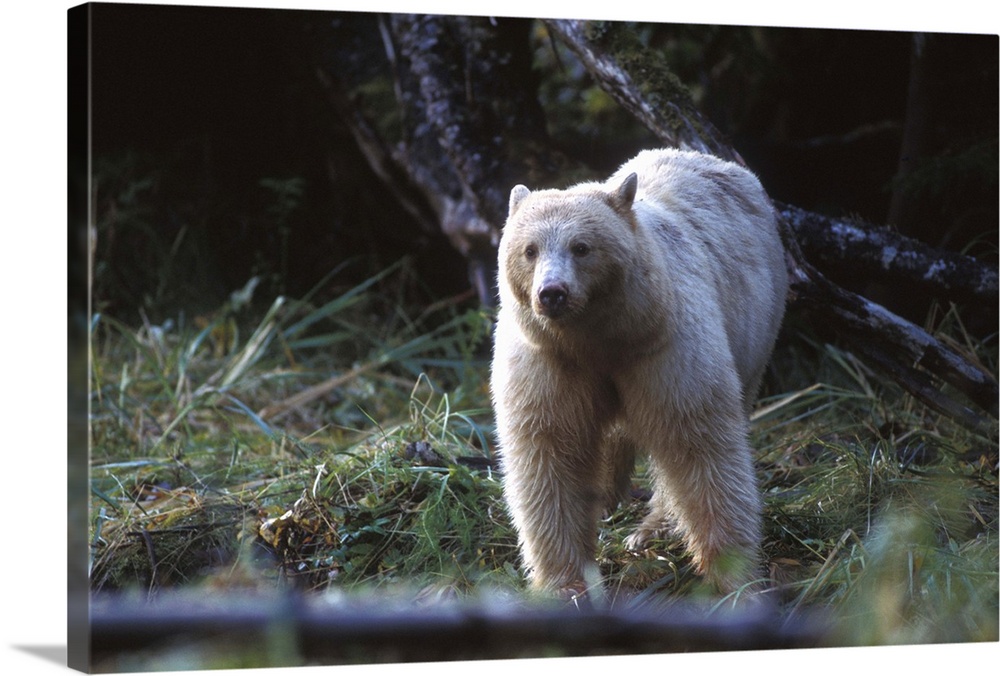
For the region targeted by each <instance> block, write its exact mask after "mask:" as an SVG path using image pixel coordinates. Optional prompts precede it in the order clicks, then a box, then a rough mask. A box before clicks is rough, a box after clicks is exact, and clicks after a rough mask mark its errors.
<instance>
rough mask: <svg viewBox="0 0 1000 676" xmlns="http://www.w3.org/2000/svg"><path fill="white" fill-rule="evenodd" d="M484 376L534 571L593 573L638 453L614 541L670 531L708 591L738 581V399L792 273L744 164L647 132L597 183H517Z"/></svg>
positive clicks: (756, 366)
mask: <svg viewBox="0 0 1000 676" xmlns="http://www.w3.org/2000/svg"><path fill="white" fill-rule="evenodd" d="M499 269H500V273H499V289H500V309H499V314H498V320H497V326H496V336H495V344H494V355H493V364H492V374H491V389H492V396H493V404H494V409H495V412H496V420H497V435H498V440H499V444H500V456H501V462H502V467H503V473H504V478H503V481H504V497H505V499H506V501H507V504H508V508H509V511H510V514H511V517H512V520H513V523H514V526H515V527H516V529H517V532H518V539H519V543H520V548H521V554H522V558H523V563H524V567H525V569H526V571H527V574H528V576H529V579H530V580H531V583H532V586H533V587H534V588H537V589H542V590H549V591H553V592H556V593H558V594H560V595H562V596H564V597H567V598H568V597H573V596H580V595H585V594H586V592H587V589H588V588H594V587H597V586H599V584H600V574H599V571H598V567H597V563H596V547H597V535H598V532H597V524H598V521H599V518H600V515H601V513H602V510H604V509H607V508H611V507H614V506H615V505H616V504H617V503H618V501H619V499H620V498H621V497H623V496H624V495H625V494H626V492H627V490H628V487H629V482H630V480H631V472H632V468H633V463H634V456H635V453H636V452H644V453H646V454H648V457H649V465H648V467H649V475H650V477H651V481H652V483H653V489H654V491H653V497H652V499H651V504H650V511H649V514H648V516H646V518H645V519H644V520H643V521H642V522H641V524H640V525H639V526H638V528H637V530H636V531H635V532H634V533H633V534H632V535H630V536H629V537H628V539H627V541H626V544H627V546H628V547H630V548H632V549H636V550H638V549H642V548H644V547H645V546H646V544H647V543H648V542H649V541H650V540H651V539H654V538H659V537H662V536H664V535H667V534H670V533H677V534H679V535H680V536H682V537H683V539H684V542H685V544H686V546H687V549H688V551H689V553H690V554H691V556H692V559H693V562H694V565H695V567H696V570H697V571H698V572H699V573H701V574H702V575H704V576H705V577H706V578H707V579H708V580H710V581H711V582H712V583H714V585H715V586H716V587H717V588H718V589H719V590H720V591H731V590H734V589H736V588H738V587H739V586H740V585H742V584H744V583H746V582H749V581H751V580H752V579H753V578H754V576H755V572H756V567H757V563H758V550H759V546H760V540H761V523H760V521H761V501H760V496H759V494H758V490H757V486H756V481H755V478H754V471H753V459H752V456H751V450H750V446H749V442H748V426H749V420H748V413H749V411H750V409H751V406H752V404H753V400H754V398H755V397H756V394H757V390H758V387H759V385H760V381H761V378H762V376H763V373H764V369H765V367H766V364H767V362H768V359H769V358H770V354H771V351H772V348H773V346H774V342H775V339H776V336H777V333H778V329H779V326H780V324H781V320H782V316H783V314H784V307H785V296H786V292H787V288H788V281H787V278H786V273H785V263H784V249H783V247H782V244H781V240H780V238H779V236H778V232H777V227H776V224H775V219H774V215H773V209H772V206H771V203H770V200H769V199H768V197H767V196H766V195H765V193H764V191H763V189H762V188H761V185H760V183H759V182H758V181H757V179H756V177H754V176H753V175H752V174H751V173H750V172H748V171H747V170H745V169H743V168H742V167H740V166H738V165H736V164H733V163H730V162H725V161H723V160H720V159H717V158H714V157H712V156H709V155H704V154H700V153H695V152H685V151H675V150H648V151H644V152H642V153H640V154H639V155H638V156H637V157H635V158H634V159H632V160H631V161H629V162H627V163H626V164H625V165H624V166H622V167H621V168H620V169H619V170H618V171H617V172H616V173H615V174H614V175H613V176H611V178H609V179H608V180H607V182H605V183H603V184H602V183H582V184H579V185H576V186H573V187H571V188H569V189H566V190H538V191H535V192H532V191H529V190H528V188H526V187H524V186H522V185H519V186H516V187H515V188H514V189H513V190H512V191H511V195H510V206H509V215H508V219H507V223H506V226H505V228H504V231H503V236H502V237H501V241H500V247H499Z"/></svg>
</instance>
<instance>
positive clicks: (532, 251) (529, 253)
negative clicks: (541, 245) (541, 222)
mask: <svg viewBox="0 0 1000 676" xmlns="http://www.w3.org/2000/svg"><path fill="white" fill-rule="evenodd" d="M537 255H538V249H537V247H535V245H534V244H529V245H528V246H526V247H524V257H525V258H527V259H528V260H529V261H533V260H535V256H537Z"/></svg>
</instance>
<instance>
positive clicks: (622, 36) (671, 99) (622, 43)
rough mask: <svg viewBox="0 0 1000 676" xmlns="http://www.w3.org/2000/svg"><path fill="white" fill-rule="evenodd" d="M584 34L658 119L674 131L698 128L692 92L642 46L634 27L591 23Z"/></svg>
mask: <svg viewBox="0 0 1000 676" xmlns="http://www.w3.org/2000/svg"><path fill="white" fill-rule="evenodd" d="M584 35H585V36H586V39H587V40H588V41H589V42H591V43H592V44H594V45H595V46H596V47H600V48H601V50H603V51H606V52H607V54H608V55H609V56H610V57H611V58H612V59H613V60H614V61H616V62H617V63H618V64H619V65H620V66H621V68H622V70H624V71H625V72H626V73H627V74H628V75H629V77H630V78H631V79H632V81H633V83H634V84H635V86H636V87H637V88H638V89H639V91H640V92H641V93H642V94H643V97H644V98H645V99H646V101H647V102H648V103H649V104H650V105H651V106H652V108H653V112H654V114H655V115H656V117H657V118H658V119H660V120H661V121H663V122H664V123H665V124H666V125H667V126H669V127H670V128H671V129H675V130H676V129H681V128H682V127H684V126H686V125H694V126H695V127H696V128H697V127H698V116H697V115H694V114H689V113H693V112H694V111H695V106H694V102H693V99H692V97H691V91H690V90H689V89H688V87H687V86H686V85H685V84H684V83H683V82H681V80H680V78H678V77H677V76H676V75H675V74H674V73H673V71H672V70H671V69H670V67H669V65H668V64H667V63H666V61H665V59H664V58H663V56H662V54H660V53H659V52H657V51H655V50H651V49H649V48H648V47H647V46H646V45H645V44H643V42H642V40H641V39H640V37H639V35H638V33H637V32H636V30H635V27H634V26H633V25H631V24H628V23H624V22H615V21H592V22H590V23H588V24H587V28H586V29H585V31H584ZM698 131H701V130H698Z"/></svg>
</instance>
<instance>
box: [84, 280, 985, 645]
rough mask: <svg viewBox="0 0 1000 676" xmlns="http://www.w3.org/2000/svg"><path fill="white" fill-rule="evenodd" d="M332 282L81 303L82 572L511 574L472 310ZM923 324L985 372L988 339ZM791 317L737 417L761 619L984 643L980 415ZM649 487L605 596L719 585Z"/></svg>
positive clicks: (370, 576)
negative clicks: (642, 545) (189, 305)
mask: <svg viewBox="0 0 1000 676" xmlns="http://www.w3.org/2000/svg"><path fill="white" fill-rule="evenodd" d="M336 282H337V279H336V275H333V276H332V277H331V278H330V279H328V280H325V281H324V282H323V284H321V285H320V286H319V287H317V291H316V292H314V293H313V294H310V295H309V296H308V297H306V298H304V299H298V300H292V299H282V298H279V299H275V300H273V301H271V302H270V303H268V304H265V306H264V307H263V309H260V310H254V309H253V308H254V307H255V306H254V305H253V304H252V303H250V302H249V298H250V296H252V294H253V291H254V288H253V285H252V284H251V285H249V286H248V287H247V288H246V289H244V290H242V292H241V293H236V294H234V295H233V297H232V299H231V300H230V302H229V303H227V304H226V305H225V306H224V307H222V308H220V309H219V310H218V311H217V312H216V313H215V314H214V315H212V316H208V317H204V318H197V319H189V320H184V319H183V318H180V317H178V318H175V319H174V320H173V321H172V322H162V323H161V324H160V325H159V326H155V325H153V324H151V323H150V322H148V321H147V322H144V323H143V324H142V325H140V326H127V325H125V324H122V323H121V322H118V321H116V320H115V319H114V318H112V317H108V316H98V317H95V318H94V320H93V322H92V327H91V383H90V385H91V432H90V433H91V438H90V442H91V489H92V490H91V505H90V507H91V510H90V524H91V532H90V534H89V540H90V542H91V580H92V589H93V591H94V592H95V593H96V592H111V591H126V592H128V593H131V594H139V595H155V594H156V593H159V592H161V591H163V590H168V589H197V590H201V589H205V590H211V591H217V592H227V591H236V592H240V591H245V590H254V591H265V592H266V591H279V590H287V589H296V590H301V591H304V592H306V593H314V594H321V593H324V592H336V593H347V594H373V593H374V594H383V595H386V596H393V597H396V598H405V599H412V600H414V601H417V600H424V601H427V600H435V599H455V598H460V599H476V598H480V597H483V596H485V595H489V594H496V593H502V594H505V595H508V596H509V597H515V598H524V597H525V593H524V585H523V580H522V577H521V574H520V572H519V571H518V554H517V549H516V537H515V535H514V533H513V531H512V529H511V526H510V524H509V522H508V520H507V517H506V513H505V510H504V506H503V501H502V496H501V492H500V483H499V480H498V477H497V476H496V474H495V473H494V472H493V471H492V469H491V467H490V461H491V455H492V438H493V437H492V435H493V429H492V424H493V423H492V412H491V410H490V407H489V392H488V377H487V376H488V372H489V365H488V357H489V347H490V326H491V317H490V315H489V313H487V312H484V311H481V310H478V309H475V308H470V307H468V306H465V305H463V304H462V303H460V302H454V303H452V302H442V303H437V304H428V303H424V304H413V303H407V302H404V301H402V300H401V299H402V298H403V294H402V293H401V290H400V289H401V287H402V286H404V285H406V284H410V283H411V282H412V278H411V277H410V272H409V270H408V267H407V265H406V264H405V262H401V263H400V264H398V265H396V266H393V267H391V268H389V269H387V270H385V271H383V272H381V273H379V274H378V275H375V276H373V277H372V278H371V279H369V280H368V281H366V282H364V283H362V284H360V285H357V286H355V287H353V288H347V289H339V290H337V291H336V292H333V293H331V292H330V291H329V289H331V288H335V287H334V286H333V285H335V284H336ZM324 295H325V296H326V297H325V298H324V299H323V300H319V298H320V296H324ZM414 306H419V307H418V309H417V310H415V311H414V310H412V307H414ZM935 321H936V324H937V326H936V327H935V330H936V331H937V332H939V333H940V334H941V335H942V336H945V337H948V339H949V340H951V341H952V342H953V343H954V344H955V345H957V346H959V347H960V348H961V349H963V350H964V351H966V352H967V353H968V354H969V355H970V356H971V357H973V358H975V359H977V360H980V361H981V362H982V363H983V364H984V365H985V366H986V368H988V369H989V370H990V371H991V372H993V373H996V341H995V336H994V337H992V338H991V340H989V341H987V342H986V343H983V344H980V343H976V342H975V341H972V340H971V339H969V338H968V336H966V335H965V334H964V332H963V331H962V330H961V325H960V323H959V322H958V321H957V318H956V317H955V316H954V314H947V315H945V316H943V317H941V318H938V319H936V320H935ZM786 334H787V338H786V340H784V341H783V343H782V345H781V347H780V348H779V350H778V352H777V354H776V355H775V360H774V361H775V364H774V368H773V369H772V371H773V373H772V375H771V378H770V380H769V383H768V385H767V391H766V392H765V396H764V397H763V399H762V400H761V402H760V404H759V407H758V414H757V415H756V416H755V420H754V425H753V437H754V439H753V442H754V445H755V447H756V448H757V449H758V452H757V467H758V476H759V478H760V484H761V490H762V491H763V493H764V496H765V505H766V506H765V542H764V555H765V560H766V564H767V570H766V573H767V577H768V580H769V583H768V584H769V587H770V590H769V591H768V598H769V599H770V600H771V601H773V603H774V604H775V607H776V609H777V612H778V615H779V617H781V618H783V621H785V622H794V621H796V618H798V617H799V616H801V615H806V614H809V615H813V614H815V613H820V614H822V616H823V617H824V618H826V619H827V620H828V621H829V626H830V635H829V639H828V640H829V642H830V643H831V644H833V645H869V644H872V645H874V644H893V643H917V642H920V643H923V642H928V643H929V642H962V641H995V640H997V635H998V629H997V611H998V553H997V512H998V509H997V504H998V499H997V490H998V481H997V441H996V431H995V428H994V429H993V430H991V431H990V432H989V433H988V434H983V433H976V432H972V431H969V430H967V429H965V428H962V427H960V426H958V425H956V424H954V423H953V422H951V421H949V420H947V419H945V418H942V417H941V416H939V415H937V414H935V413H932V412H930V411H928V410H926V409H925V408H924V407H923V406H921V405H919V404H918V403H917V402H915V401H914V400H913V399H911V398H910V397H908V396H906V395H905V394H903V393H901V392H900V391H899V390H898V388H896V387H895V386H893V385H892V384H891V383H888V382H886V380H885V379H884V378H882V377H881V376H880V375H878V374H877V373H874V372H872V371H871V370H869V369H868V368H867V367H866V366H865V365H864V364H863V363H861V362H859V361H858V360H856V359H855V358H854V357H853V356H852V355H850V354H848V353H845V352H842V351H841V350H839V349H837V348H835V347H833V346H830V345H825V344H822V343H819V342H816V341H815V340H814V339H812V338H810V333H809V332H808V330H804V329H797V328H796V327H794V325H790V326H789V327H788V328H787V330H786ZM640 469H641V468H640ZM642 486H643V478H642V475H641V472H640V475H639V477H638V478H637V487H642ZM643 510H644V505H643V504H642V503H641V501H639V500H636V501H633V502H631V503H628V504H624V505H622V506H621V507H620V508H619V509H618V510H617V511H616V512H615V513H613V514H611V515H609V516H608V517H607V519H606V520H605V521H604V522H603V524H602V532H601V542H600V548H599V563H600V565H601V568H602V571H603V573H604V576H605V580H606V584H607V588H608V590H609V591H610V593H611V595H612V597H613V603H615V604H616V605H617V606H619V607H624V608H628V607H644V606H662V605H670V604H672V603H677V602H692V601H697V602H699V603H702V604H703V607H705V608H706V612H712V611H713V609H715V608H722V607H726V606H728V605H729V604H731V603H733V602H734V601H735V599H734V598H726V599H721V600H719V599H714V598H711V597H708V596H706V593H705V590H704V589H703V588H702V586H701V585H700V582H699V580H698V579H697V578H696V577H695V576H694V575H693V574H692V572H691V570H690V566H689V564H688V561H687V560H686V558H685V556H684V553H683V550H682V548H680V547H679V545H678V544H677V543H674V542H664V543H662V547H660V548H658V549H656V550H655V551H650V552H648V553H644V554H641V555H636V554H634V553H631V552H628V551H626V550H625V548H624V547H623V545H622V541H623V539H624V537H625V536H626V535H627V534H628V532H629V531H630V529H631V528H632V527H634V525H635V523H636V521H637V520H638V519H639V518H640V517H641V515H642V512H643Z"/></svg>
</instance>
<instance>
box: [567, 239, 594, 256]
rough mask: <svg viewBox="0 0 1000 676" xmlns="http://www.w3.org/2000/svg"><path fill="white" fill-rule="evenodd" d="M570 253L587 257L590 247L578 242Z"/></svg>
mask: <svg viewBox="0 0 1000 676" xmlns="http://www.w3.org/2000/svg"><path fill="white" fill-rule="evenodd" d="M570 251H572V252H573V255H574V256H586V255H587V254H589V253H590V246H589V245H587V244H584V243H583V242H577V243H576V244H574V245H573V246H572V247H571V248H570Z"/></svg>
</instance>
